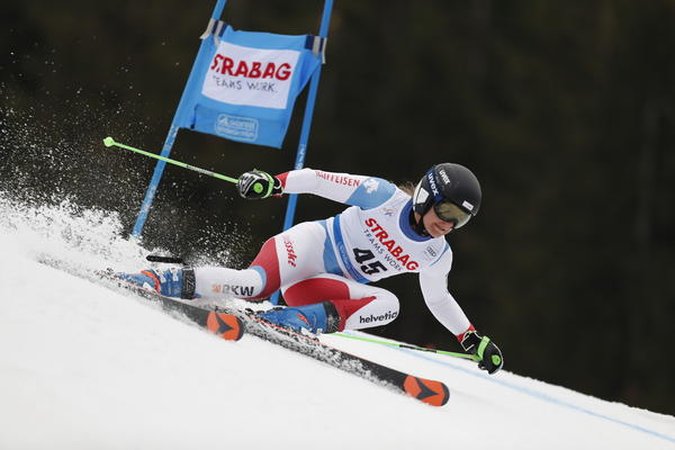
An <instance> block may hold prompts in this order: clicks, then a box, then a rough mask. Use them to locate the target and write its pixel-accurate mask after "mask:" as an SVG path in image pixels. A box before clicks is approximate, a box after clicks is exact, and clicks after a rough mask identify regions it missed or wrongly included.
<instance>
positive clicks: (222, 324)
mask: <svg viewBox="0 0 675 450" xmlns="http://www.w3.org/2000/svg"><path fill="white" fill-rule="evenodd" d="M40 262H41V263H43V264H46V265H49V266H52V267H54V268H57V269H60V270H64V271H66V272H68V273H70V274H72V275H75V276H78V277H80V278H85V279H87V280H89V281H92V282H94V283H97V284H100V285H103V286H105V287H107V288H110V289H120V288H121V289H124V290H125V291H127V292H130V293H132V294H134V296H137V297H140V298H143V299H145V300H147V301H150V302H152V303H154V304H158V305H159V306H160V307H161V308H162V310H164V311H166V312H169V313H170V314H172V315H178V316H182V317H185V318H187V319H188V320H190V321H191V322H193V323H195V324H196V325H198V326H199V327H201V328H204V329H206V330H208V331H210V332H211V333H214V334H216V335H217V336H219V337H221V338H222V339H225V340H228V341H237V340H239V339H241V338H242V336H243V335H244V334H251V335H253V336H255V337H257V338H259V339H262V340H264V341H267V342H270V343H272V344H276V345H279V346H281V347H284V348H286V349H288V350H291V351H294V352H296V353H299V354H302V355H305V356H308V357H310V358H313V359H315V360H318V361H321V362H323V363H326V364H328V365H330V366H333V367H335V368H338V369H340V370H343V371H345V372H349V373H352V374H355V375H357V376H359V377H361V378H363V379H366V380H369V381H371V382H373V383H375V384H378V385H380V386H384V387H387V388H389V389H390V390H393V391H396V392H399V393H403V394H406V395H408V396H410V397H412V398H415V399H417V400H419V401H421V402H423V403H426V404H428V405H431V406H443V405H445V404H446V403H447V402H448V400H449V398H450V391H449V389H448V387H447V386H446V385H445V383H443V382H442V381H437V380H430V379H426V378H422V377H417V376H414V375H412V374H408V373H405V372H402V371H399V370H396V369H393V368H391V367H388V366H385V365H383V364H379V363H376V362H374V361H371V360H368V359H366V358H362V357H359V356H356V355H353V354H351V353H348V352H345V351H343V350H339V349H337V348H334V347H331V346H329V345H326V344H324V343H323V342H321V341H320V340H319V339H318V338H317V337H316V336H313V335H305V334H301V333H296V332H294V331H292V330H288V329H286V328H282V327H278V326H276V325H274V324H271V323H269V322H266V321H265V320H263V319H262V318H260V317H259V316H257V315H256V314H255V312H253V311H250V310H246V311H241V310H238V309H231V308H225V307H215V306H214V307H210V306H205V305H197V304H192V303H189V301H188V300H181V299H178V298H173V297H165V296H163V295H160V294H158V293H157V292H155V291H150V290H146V289H143V288H141V287H139V286H136V285H132V284H129V283H127V282H124V281H122V280H119V279H117V278H115V277H114V273H112V272H110V271H104V272H97V273H89V272H87V273H82V271H81V270H76V269H74V268H71V267H69V266H68V264H66V263H63V262H60V261H57V260H54V259H51V258H49V259H41V260H40Z"/></svg>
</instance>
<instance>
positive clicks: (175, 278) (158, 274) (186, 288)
mask: <svg viewBox="0 0 675 450" xmlns="http://www.w3.org/2000/svg"><path fill="white" fill-rule="evenodd" d="M115 277H116V278H118V279H120V280H122V281H125V282H127V283H129V284H131V285H134V286H138V287H140V288H143V289H147V290H150V291H155V292H157V293H158V294H160V295H163V296H165V297H178V298H184V299H193V298H194V297H195V272H194V270H192V269H178V268H171V269H167V270H164V271H158V270H155V269H147V270H142V271H141V272H140V273H117V274H115Z"/></svg>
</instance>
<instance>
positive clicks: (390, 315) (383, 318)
mask: <svg viewBox="0 0 675 450" xmlns="http://www.w3.org/2000/svg"><path fill="white" fill-rule="evenodd" d="M396 316H398V311H388V312H386V313H384V314H381V315H379V316H374V315H372V314H371V315H370V316H368V317H364V316H359V322H360V323H373V322H390V321H392V320H394V319H395V318H396Z"/></svg>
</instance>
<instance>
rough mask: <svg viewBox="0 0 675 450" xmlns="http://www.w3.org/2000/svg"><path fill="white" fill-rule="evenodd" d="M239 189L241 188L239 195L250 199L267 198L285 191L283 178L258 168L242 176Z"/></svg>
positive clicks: (238, 184) (238, 183)
mask: <svg viewBox="0 0 675 450" xmlns="http://www.w3.org/2000/svg"><path fill="white" fill-rule="evenodd" d="M237 189H239V195H241V196H242V197H244V198H248V199H260V198H267V197H269V196H271V195H279V194H281V193H282V192H283V188H282V187H281V180H279V179H278V178H277V177H275V176H272V175H270V174H269V173H267V172H263V171H262V170H257V169H253V170H251V171H250V172H246V173H244V174H243V175H242V176H240V177H239V180H238V181H237Z"/></svg>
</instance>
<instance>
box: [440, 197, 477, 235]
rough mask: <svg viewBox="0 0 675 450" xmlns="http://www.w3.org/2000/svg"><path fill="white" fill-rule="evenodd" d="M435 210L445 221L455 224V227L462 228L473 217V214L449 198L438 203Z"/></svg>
mask: <svg viewBox="0 0 675 450" xmlns="http://www.w3.org/2000/svg"><path fill="white" fill-rule="evenodd" d="M434 212H435V213H436V215H437V216H438V218H439V219H441V220H442V221H443V222H450V223H454V224H455V229H457V228H461V227H463V226H464V225H466V223H467V222H468V221H469V219H471V214H470V213H468V212H466V211H464V210H463V209H462V208H460V207H459V206H457V205H455V204H454V203H452V202H449V201H447V200H445V201H442V202H439V203H436V204H435V205H434Z"/></svg>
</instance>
